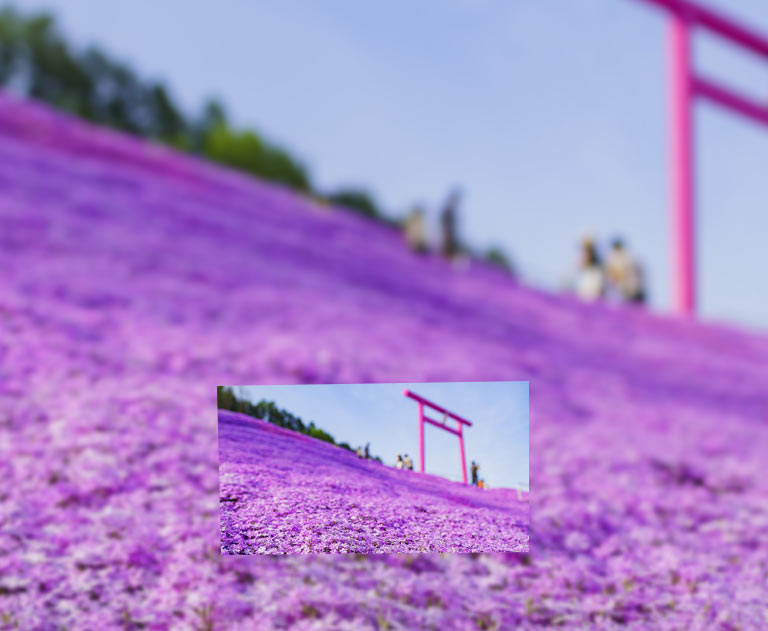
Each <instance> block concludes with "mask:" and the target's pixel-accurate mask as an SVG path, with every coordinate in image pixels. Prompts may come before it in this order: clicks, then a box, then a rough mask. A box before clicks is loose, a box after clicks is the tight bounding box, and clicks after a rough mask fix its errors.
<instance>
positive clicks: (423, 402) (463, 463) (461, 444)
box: [403, 388, 472, 484]
mask: <svg viewBox="0 0 768 631" xmlns="http://www.w3.org/2000/svg"><path fill="white" fill-rule="evenodd" d="M403 394H404V395H405V396H406V397H410V398H411V399H414V400H415V401H416V402H418V404H419V471H421V472H422V473H424V423H430V424H432V425H434V426H435V427H439V428H440V429H442V430H445V431H446V432H450V433H451V434H456V436H458V437H459V450H460V451H461V475H462V477H463V478H464V484H466V483H467V460H466V458H465V456H464V435H463V434H462V427H463V426H464V425H466V426H467V427H472V423H470V422H469V421H468V420H467V419H465V418H461V417H460V416H459V415H458V414H454V413H453V412H450V411H448V410H446V409H445V408H444V407H441V406H439V405H437V404H436V403H432V402H431V401H428V400H427V399H425V398H424V397H422V396H419V395H418V394H415V393H414V392H411V391H410V390H408V389H407V388H406V389H405V390H403ZM425 405H426V406H427V407H430V408H432V409H433V410H437V411H438V412H440V413H441V414H442V415H443V421H442V422H440V421H435V420H434V419H431V418H429V417H428V416H426V415H425V414H424V406H425ZM448 417H451V418H452V419H454V420H455V421H456V429H453V428H451V427H448V425H447V423H448Z"/></svg>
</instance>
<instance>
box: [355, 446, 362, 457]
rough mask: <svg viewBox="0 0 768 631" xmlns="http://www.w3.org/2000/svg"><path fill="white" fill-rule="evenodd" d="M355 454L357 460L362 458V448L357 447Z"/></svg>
mask: <svg viewBox="0 0 768 631" xmlns="http://www.w3.org/2000/svg"><path fill="white" fill-rule="evenodd" d="M356 453H357V457H358V458H362V457H363V448H362V447H358V448H357V452H356Z"/></svg>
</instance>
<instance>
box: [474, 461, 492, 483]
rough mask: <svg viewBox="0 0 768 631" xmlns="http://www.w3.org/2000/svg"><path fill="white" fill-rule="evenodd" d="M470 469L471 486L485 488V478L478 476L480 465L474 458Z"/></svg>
mask: <svg viewBox="0 0 768 631" xmlns="http://www.w3.org/2000/svg"><path fill="white" fill-rule="evenodd" d="M470 471H471V472H472V486H477V487H480V488H481V489H487V488H488V486H487V485H486V484H485V480H482V479H481V478H480V465H479V464H477V463H476V462H475V461H474V460H473V461H472V466H471V467H470Z"/></svg>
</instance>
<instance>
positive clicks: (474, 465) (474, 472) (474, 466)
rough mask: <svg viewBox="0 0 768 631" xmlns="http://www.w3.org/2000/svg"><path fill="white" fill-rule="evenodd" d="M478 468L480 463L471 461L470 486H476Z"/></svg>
mask: <svg viewBox="0 0 768 631" xmlns="http://www.w3.org/2000/svg"><path fill="white" fill-rule="evenodd" d="M479 469H480V465H478V464H477V463H476V462H475V461H474V460H473V461H472V467H471V471H472V486H477V472H478V470H479Z"/></svg>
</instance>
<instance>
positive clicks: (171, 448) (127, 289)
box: [0, 95, 768, 631]
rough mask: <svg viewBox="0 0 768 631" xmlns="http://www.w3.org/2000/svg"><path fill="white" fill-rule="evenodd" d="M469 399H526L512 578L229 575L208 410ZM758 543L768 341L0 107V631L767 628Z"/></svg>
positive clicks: (765, 534)
mask: <svg viewBox="0 0 768 631" xmlns="http://www.w3.org/2000/svg"><path fill="white" fill-rule="evenodd" d="M564 150H567V148H565V149H564ZM350 159H354V158H353V157H351V158H350ZM575 210H576V211H577V210H578V209H575ZM725 210H727V209H724V211H725ZM489 380H524V381H530V401H531V424H530V430H531V431H530V453H531V502H532V504H531V506H530V518H531V522H530V537H531V542H530V552H529V553H526V554H517V553H504V552H500V553H483V554H439V553H435V554H394V553H393V554H369V555H363V554H306V555H258V554H256V555H250V556H245V555H238V556H234V555H222V554H221V540H220V516H219V505H220V503H221V502H220V499H221V497H220V491H219V477H218V465H219V455H218V450H217V422H216V418H217V410H216V395H215V391H216V389H215V387H216V386H217V385H219V384H253V383H262V384H280V383H362V382H417V381H489ZM354 464H355V465H357V463H354ZM298 467H300V465H295V466H294V467H293V469H294V470H295V471H298V470H299V469H298ZM225 475H226V471H225ZM357 478H359V476H355V478H353V479H357ZM347 480H349V477H347ZM246 482H247V484H248V485H250V484H251V482H252V480H251V479H249V478H246ZM342 482H343V481H342V480H339V481H338V483H339V484H342ZM422 482H425V481H420V482H419V484H421V483H422ZM229 484H232V485H233V487H232V488H235V484H236V480H227V479H226V478H225V480H224V487H225V491H227V485H229ZM331 484H332V483H331ZM409 486H410V485H409ZM251 488H252V491H249V492H257V491H258V486H255V485H254V486H253V487H251ZM276 488H277V487H276ZM315 488H316V486H307V487H306V488H305V491H304V492H305V493H306V494H311V493H312V492H313V489H315ZM423 488H425V487H423ZM230 492H231V491H230ZM291 497H292V498H296V497H297V494H296V492H295V489H292V491H291V495H290V496H289V498H291ZM333 497H336V498H338V497H339V496H338V494H336V495H334V496H333ZM483 497H484V498H488V501H489V503H490V498H492V497H493V494H490V493H489V494H486V495H484V496H483ZM329 499H330V498H329ZM237 501H238V502H240V499H239V498H238V500H237ZM350 503H354V501H352V502H350ZM361 506H362V504H361ZM424 506H425V507H426V508H427V510H430V506H429V505H426V504H425V505H424ZM227 510H231V509H227ZM353 510H354V509H353ZM360 514H362V512H361V513H360ZM350 522H351V519H350ZM225 524H226V520H225ZM299 527H300V528H301V527H304V526H302V525H300V526H299ZM766 542H768V338H766V336H765V335H762V334H758V333H751V332H746V331H741V330H738V329H736V328H734V327H730V326H722V325H717V324H703V323H697V322H686V321H681V320H676V319H671V318H667V317H661V316H658V315H654V314H650V313H646V312H643V311H641V310H635V309H631V308H619V307H612V306H610V305H605V304H583V303H580V302H578V301H576V300H575V299H571V298H569V297H564V296H558V295H552V294H547V293H544V292H539V291H535V290H532V289H530V288H526V287H523V286H521V285H519V284H517V283H515V282H514V281H513V280H512V279H510V278H509V277H508V276H506V275H504V274H503V273H501V272H499V271H497V270H495V269H491V268H487V267H485V266H483V265H481V264H472V265H470V266H469V268H468V269H456V268H455V267H453V266H451V265H449V264H446V263H445V262H443V261H442V260H439V259H437V258H435V257H431V256H425V257H419V256H416V255H413V254H412V253H410V252H409V251H407V249H406V248H405V247H404V246H403V242H402V237H401V235H400V234H399V233H398V232H397V231H395V230H393V229H390V228H389V227H386V226H382V225H380V224H377V223H374V222H370V221H367V220H365V219H364V218H362V217H357V216H351V215H350V214H349V213H346V212H342V211H338V210H334V209H331V208H327V207H323V206H320V205H318V204H316V203H315V202H313V201H311V200H308V199H305V198H302V197H299V196H297V195H294V194H292V193H290V192H288V191H286V190H282V189H280V188H278V187H275V186H269V185H267V184H265V183H262V182H260V181H258V180H254V179H250V178H247V177H244V176H241V175H238V174H235V173H232V172H229V171H226V170H224V169H220V168H216V167H213V166H211V165H208V164H206V163H203V162H199V161H196V160H194V159H192V158H190V157H188V156H183V155H180V154H177V153H174V152H173V151H171V150H169V149H166V148H162V147H159V146H156V145H153V144H151V143H146V142H140V141H138V140H135V139H133V138H129V137H127V136H124V135H120V134H116V133H114V132H110V131H107V130H103V129H97V128H94V127H92V126H89V125H86V124H84V123H82V122H81V121H78V120H76V119H74V118H71V117H69V116H65V115H63V114H60V113H58V112H55V111H53V110H51V109H48V108H46V107H43V106H40V105H36V104H32V103H23V102H18V101H15V100H12V99H11V98H9V97H6V96H2V95H0V629H2V631H11V630H13V631H62V630H72V631H74V630H78V631H79V630H90V629H97V630H99V631H108V630H109V631H111V630H115V631H266V630H273V629H276V630H283V631H285V630H290V631H335V630H339V631H414V630H439V631H507V630H510V629H516V630H532V629H558V630H559V629H562V630H568V631H571V630H574V631H575V630H579V631H584V630H587V631H593V630H594V631H597V630H601V631H602V630H610V631H625V630H626V631H630V630H631V631H649V630H654V631H657V630H658V631H673V630H677V631H682V630H685V631H688V630H697V631H701V630H705V629H706V630H709V629H713V630H717V631H736V630H738V631H763V630H764V629H767V628H768V606H766V602H767V600H768V599H767V597H766V593H768V545H766ZM237 545H244V544H242V543H240V542H237ZM313 548H314V544H313Z"/></svg>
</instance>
